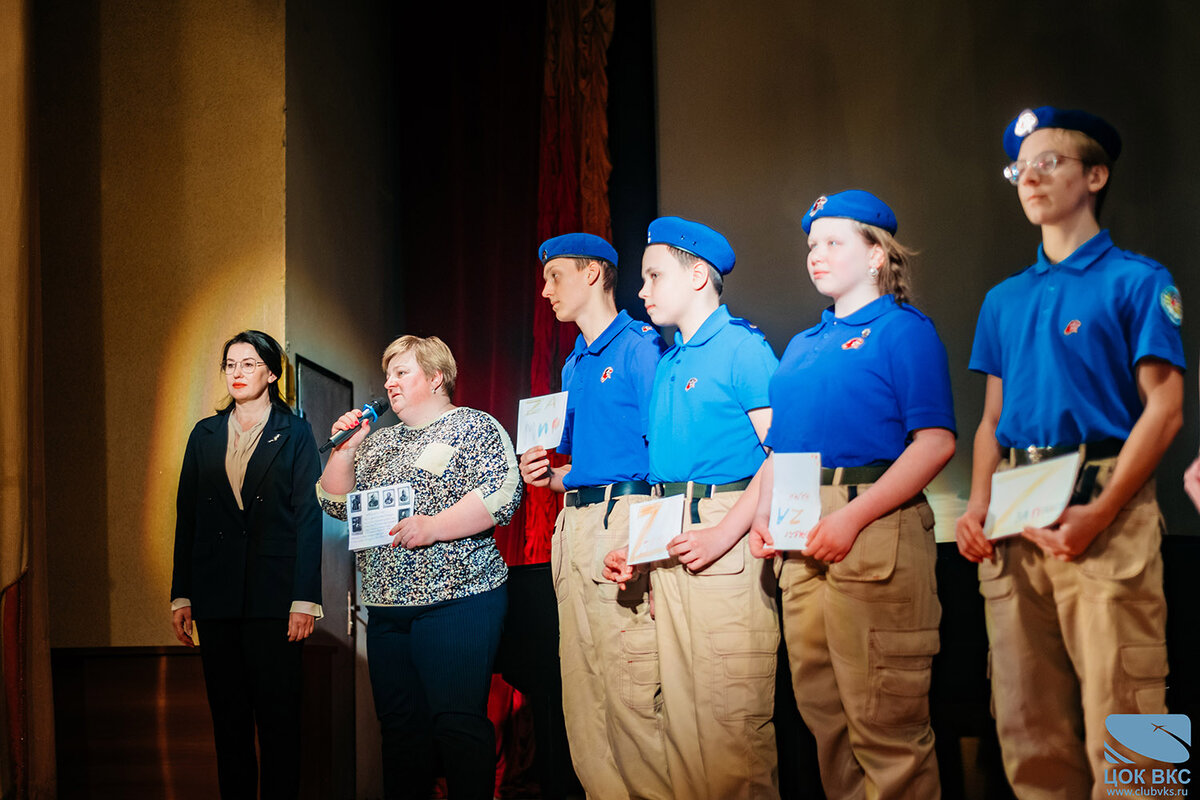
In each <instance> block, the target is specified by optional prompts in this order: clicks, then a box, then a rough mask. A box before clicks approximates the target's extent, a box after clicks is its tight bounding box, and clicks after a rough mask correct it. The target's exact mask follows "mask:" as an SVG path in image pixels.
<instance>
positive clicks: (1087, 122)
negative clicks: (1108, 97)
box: [1004, 106, 1121, 161]
mask: <svg viewBox="0 0 1200 800" xmlns="http://www.w3.org/2000/svg"><path fill="white" fill-rule="evenodd" d="M1039 128H1062V129H1063V130H1068V131H1079V132H1080V133H1085V134H1087V135H1088V136H1090V137H1092V138H1093V139H1095V140H1096V141H1097V142H1099V143H1100V146H1101V147H1103V148H1104V152H1106V153H1108V157H1109V158H1111V159H1112V160H1113V161H1116V160H1117V156H1119V155H1121V135H1120V134H1119V133H1117V129H1116V128H1114V127H1113V126H1112V125H1109V124H1108V123H1107V122H1105V121H1104V120H1102V119H1100V118H1099V117H1097V116H1096V115H1095V114H1089V113H1088V112H1086V111H1080V110H1078V109H1073V108H1054V107H1053V106H1041V107H1040V108H1027V109H1025V110H1024V111H1022V112H1021V113H1020V114H1017V116H1016V118H1015V119H1013V121H1012V122H1010V123H1008V127H1007V128H1005V129H1004V152H1006V153H1008V157H1009V158H1013V159H1015V158H1016V157H1017V154H1018V153H1019V152H1021V142H1022V141H1023V140H1024V139H1025V137H1026V136H1028V135H1029V134H1031V133H1033V132H1034V131H1036V130H1038V129H1039Z"/></svg>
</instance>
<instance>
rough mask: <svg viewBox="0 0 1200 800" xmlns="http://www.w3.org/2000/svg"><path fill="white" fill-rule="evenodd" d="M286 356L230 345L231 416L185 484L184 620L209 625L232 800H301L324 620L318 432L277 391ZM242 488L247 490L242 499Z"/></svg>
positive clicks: (225, 363) (221, 415)
mask: <svg viewBox="0 0 1200 800" xmlns="http://www.w3.org/2000/svg"><path fill="white" fill-rule="evenodd" d="M282 367H283V351H282V348H280V346H279V343H278V342H276V341H275V340H274V339H272V338H271V337H270V336H268V335H267V334H265V333H262V332H261V331H243V332H242V333H239V334H238V335H237V336H234V337H233V338H232V339H230V340H229V341H228V342H226V343H225V349H224V352H223V355H222V358H221V368H222V369H223V370H224V372H225V383H226V387H227V388H228V390H229V397H230V400H229V403H228V404H227V405H225V406H224V407H223V408H222V409H221V410H220V411H219V412H218V413H217V414H216V415H215V416H212V417H208V418H207V419H202V420H200V422H198V423H196V427H195V428H193V429H192V435H191V437H190V438H189V439H188V443H187V450H186V451H185V452H184V457H183V470H182V472H181V474H180V476H179V496H178V501H177V506H176V522H175V567H174V574H173V576H172V585H171V598H172V602H171V615H172V622H173V624H174V626H175V635H176V637H178V639H179V641H180V642H182V643H183V644H184V645H187V646H188V647H193V646H195V644H196V641H195V640H193V637H192V634H193V628H192V623H193V620H195V621H196V622H197V623H198V631H197V633H198V634H199V636H200V637H202V638H198V641H199V644H200V656H201V660H202V662H203V665H204V683H205V686H206V687H207V690H208V703H209V707H210V709H211V710H212V717H213V732H214V734H215V738H216V747H217V771H218V777H219V782H220V787H221V797H222V798H225V800H230V798H251V799H253V798H255V797H256V794H257V788H258V764H257V762H256V759H255V753H254V729H255V724H256V723H257V727H258V744H259V750H260V752H261V756H262V797H263V798H264V800H266V798H276V797H278V798H285V797H286V798H294V797H296V796H297V794H298V793H299V774H300V766H299V764H298V763H297V762H298V759H297V754H298V748H297V747H296V736H297V734H298V731H299V729H300V677H301V645H302V644H303V641H304V639H305V638H307V637H308V635H309V634H311V633H312V631H313V625H314V623H315V621H316V620H317V619H319V618H320V616H321V606H320V603H321V510H320V507H319V506H318V504H317V499H316V494H315V493H314V489H313V487H314V486H315V485H316V482H317V478H318V476H319V475H320V472H321V466H320V461H319V459H318V457H317V447H316V442H315V440H314V439H313V434H312V429H311V428H310V427H309V425H308V423H307V422H305V421H304V420H302V419H300V418H299V417H297V416H295V415H293V414H292V410H291V409H290V408H288V406H287V404H286V403H284V402H283V399H282V398H281V397H280V395H279V386H278V384H277V383H276V381H277V380H278V378H279V376H280V375H281V374H282V371H283V370H282ZM235 487H236V488H235Z"/></svg>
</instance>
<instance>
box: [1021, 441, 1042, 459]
mask: <svg viewBox="0 0 1200 800" xmlns="http://www.w3.org/2000/svg"><path fill="white" fill-rule="evenodd" d="M1025 452H1026V454H1028V456H1029V463H1030V464H1037V463H1039V462H1041V460H1042V449H1041V448H1040V447H1038V446H1037V445H1032V444H1031V445H1029V447H1026V448H1025Z"/></svg>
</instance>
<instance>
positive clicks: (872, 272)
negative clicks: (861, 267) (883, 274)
mask: <svg viewBox="0 0 1200 800" xmlns="http://www.w3.org/2000/svg"><path fill="white" fill-rule="evenodd" d="M867 274H868V275H870V276H871V277H872V278H878V277H879V267H871V268H870V269H869V270H867Z"/></svg>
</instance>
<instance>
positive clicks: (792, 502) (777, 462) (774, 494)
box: [768, 453, 821, 550]
mask: <svg viewBox="0 0 1200 800" xmlns="http://www.w3.org/2000/svg"><path fill="white" fill-rule="evenodd" d="M771 459H772V460H773V461H774V472H775V483H774V485H773V486H772V487H771V516H770V523H769V528H768V530H769V532H770V535H771V538H772V539H773V540H774V549H775V550H803V549H804V548H805V547H806V546H807V544H808V533H809V531H810V530H812V528H813V527H814V526H815V525H816V524H817V522H818V520H820V519H821V454H820V453H774V454H773V455H772V456H771Z"/></svg>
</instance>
